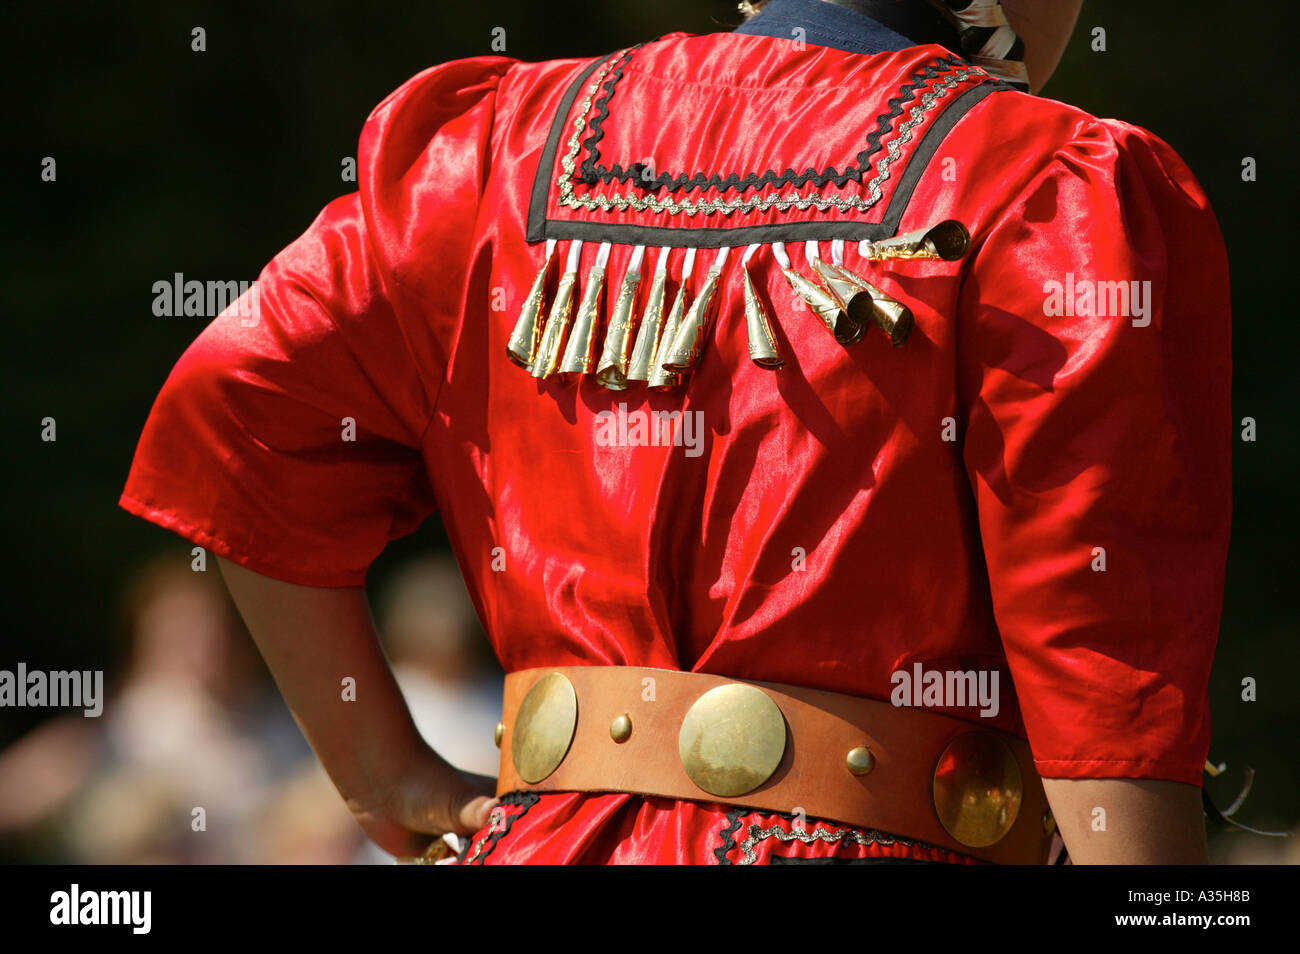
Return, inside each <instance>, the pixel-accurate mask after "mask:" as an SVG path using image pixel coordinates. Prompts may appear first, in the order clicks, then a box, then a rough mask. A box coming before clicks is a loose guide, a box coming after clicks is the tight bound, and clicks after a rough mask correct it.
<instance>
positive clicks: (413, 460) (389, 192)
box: [120, 57, 509, 586]
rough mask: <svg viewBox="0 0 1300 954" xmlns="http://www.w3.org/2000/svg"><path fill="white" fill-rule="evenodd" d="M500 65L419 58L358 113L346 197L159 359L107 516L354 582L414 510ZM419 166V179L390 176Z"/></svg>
mask: <svg viewBox="0 0 1300 954" xmlns="http://www.w3.org/2000/svg"><path fill="white" fill-rule="evenodd" d="M508 65H509V61H507V60H505V59H503V58H499V57H491V58H480V59H477V60H466V61H458V62H456V63H450V64H445V65H444V66H440V67H435V68H433V69H431V70H427V71H425V72H424V73H421V74H420V75H419V76H416V77H415V78H413V79H412V80H410V81H409V82H407V83H406V84H404V85H403V86H402V87H401V88H400V89H398V90H397V91H396V92H395V93H393V94H392V95H391V96H390V97H388V99H386V100H385V101H384V102H383V103H381V104H380V105H379V106H378V107H377V108H376V110H375V111H374V113H373V114H372V115H371V117H370V119H369V120H368V121H367V123H366V126H365V128H364V130H363V133H362V137H361V146H360V150H359V155H358V159H359V162H358V167H359V172H360V174H359V192H358V193H354V194H352V195H347V196H343V197H341V198H339V199H337V200H335V201H333V202H331V203H330V204H329V205H328V206H326V207H325V209H324V210H323V211H322V212H321V214H320V215H319V217H318V218H317V219H316V221H315V222H313V223H312V225H311V227H310V228H309V229H308V230H307V232H306V233H305V234H304V235H302V236H301V237H300V238H299V239H298V240H297V241H295V242H294V243H293V244H291V245H289V246H288V247H287V248H286V249H284V251H282V252H281V253H280V254H279V255H277V256H276V257H275V258H274V259H273V260H272V261H271V262H270V264H268V265H267V266H266V268H265V269H264V270H263V271H262V274H261V275H260V277H259V279H258V282H257V283H256V285H255V286H253V288H252V289H250V291H249V292H248V293H246V295H245V296H244V297H242V298H241V299H240V300H239V301H237V302H236V303H235V304H233V305H231V306H230V307H229V308H227V309H226V311H224V312H223V313H222V314H221V315H219V316H218V317H217V318H216V319H215V320H214V321H213V322H212V323H211V324H210V325H209V326H208V327H207V328H206V329H205V330H204V331H203V332H202V333H201V334H200V335H199V336H198V338H196V339H195V341H194V342H193V343H192V344H191V345H190V347H189V348H188V349H187V350H186V351H185V353H184V354H183V355H182V356H181V358H180V360H179V361H178V362H177V364H176V366H175V368H174V369H173V370H172V372H171V375H170V376H169V377H168V378H167V381H166V383H165V384H164V386H163V388H162V391H161V393H160V394H159V396H158V398H157V400H156V401H155V403H154V406H153V409H152V411H151V412H150V414H149V418H148V420H147V422H146V424H145V427H144V432H143V434H142V436H141V438H140V442H139V445H138V447H137V449H136V454H135V459H134V461H133V462H132V466H131V470H130V474H129V476H128V479H127V483H126V487H125V490H124V492H123V494H122V496H121V499H120V504H121V506H122V507H123V508H125V509H126V510H128V511H130V512H131V513H134V514H137V515H139V516H141V517H144V518H145V519H147V520H150V521H153V522H154V523H157V524H159V525H161V526H163V527H166V528H168V529H170V530H173V531H175V532H177V533H179V534H180V535H181V536H183V537H185V538H186V539H188V540H191V541H192V542H194V543H197V544H199V545H201V546H203V547H206V548H208V549H209V550H211V551H212V552H214V553H217V554H219V555H221V556H223V557H227V558H229V559H231V560H233V561H235V562H237V563H240V564H242V565H244V566H246V567H248V568H249V569H251V570H254V571H255V572H258V573H262V574H264V575H266V576H271V577H275V578H277V579H281V580H286V581H288V582H292V583H299V584H303V585H310V586H356V585H361V584H362V583H363V582H364V579H365V573H366V570H367V568H368V567H369V565H370V563H371V562H372V561H373V560H374V558H375V557H376V556H377V555H378V554H379V553H380V551H381V550H382V549H383V548H384V546H385V545H386V544H387V543H388V542H389V541H390V540H392V539H394V538H396V537H399V536H402V535H404V534H406V533H409V532H411V531H412V530H413V529H415V527H417V526H418V525H419V523H420V522H421V521H422V520H423V519H424V518H425V517H426V516H427V515H428V514H429V513H430V512H432V510H433V509H434V507H435V500H434V495H433V491H432V490H431V488H430V480H429V475H428V473H427V471H426V468H425V462H424V460H423V457H422V454H421V451H420V447H421V438H422V436H423V433H424V431H425V429H426V427H427V426H428V422H429V420H430V417H431V415H432V407H433V402H434V400H435V399H436V394H437V390H438V387H439V385H440V382H441V379H442V373H443V369H444V368H445V365H446V355H447V354H448V353H449V350H450V348H451V347H452V339H453V338H454V336H455V334H456V330H457V323H458V322H459V320H460V316H461V314H462V311H463V309H462V307H461V305H460V303H459V302H458V301H457V298H456V288H457V286H458V283H463V277H464V274H465V272H466V271H467V269H468V267H469V263H468V258H469V254H468V251H467V249H466V246H465V243H464V237H465V236H466V235H468V234H470V233H471V232H472V229H473V223H474V219H475V216H476V214H477V205H478V197H479V195H480V191H481V184H482V180H483V176H484V169H485V168H486V165H487V162H488V158H487V143H488V141H489V138H490V131H491V125H492V117H493V107H492V104H493V99H494V97H495V93H496V89H497V85H498V82H499V79H500V77H501V76H502V75H503V74H504V72H505V71H506V69H507V68H508ZM430 169H434V170H436V182H437V187H436V188H431V189H425V190H411V189H410V188H409V186H408V187H403V184H402V183H403V181H404V180H405V179H406V177H407V176H409V175H415V176H417V177H422V178H423V177H427V176H428V174H429V170H430ZM413 194H414V198H413V197H412V196H413ZM413 201H416V202H420V203H422V204H423V205H424V208H422V209H420V210H412V209H411V208H410V207H409V203H411V202H413ZM413 214H418V215H419V217H420V221H421V223H422V224H421V226H420V228H421V229H422V232H423V234H422V235H420V236H419V237H418V241H416V242H414V243H412V241H411V238H412V237H411V236H410V235H409V227H408V226H406V225H405V224H404V223H406V222H409V221H410V219H409V216H411V215H413ZM412 244H414V247H418V248H420V250H421V251H422V252H423V253H426V254H427V255H428V256H429V259H430V260H431V261H433V262H436V263H437V265H436V266H435V267H434V268H432V269H429V274H425V275H421V276H418V281H416V280H409V281H408V277H409V276H408V274H407V273H408V272H409V271H410V268H409V266H408V264H407V262H405V261H404V260H403V259H402V258H401V257H400V256H401V252H400V251H399V250H400V249H402V248H406V247H411V246H412Z"/></svg>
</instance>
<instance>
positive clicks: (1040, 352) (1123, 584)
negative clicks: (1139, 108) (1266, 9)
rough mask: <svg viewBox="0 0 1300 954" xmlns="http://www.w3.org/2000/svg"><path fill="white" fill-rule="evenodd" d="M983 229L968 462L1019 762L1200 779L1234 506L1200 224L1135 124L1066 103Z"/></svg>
mask: <svg viewBox="0 0 1300 954" xmlns="http://www.w3.org/2000/svg"><path fill="white" fill-rule="evenodd" d="M1027 179H1028V181H1027V184H1026V185H1025V186H1024V188H1023V189H1022V190H1021V191H1019V193H1018V194H1017V196H1016V198H1015V199H1014V201H1012V202H1011V203H1010V204H1009V205H1008V206H1007V207H1006V208H1005V209H1004V210H1003V211H1002V213H1001V214H1000V215H999V216H998V217H997V218H996V220H995V221H994V222H993V223H992V224H991V226H989V227H988V228H987V230H986V234H985V235H984V236H983V237H980V236H977V241H978V244H977V246H976V248H975V258H974V261H973V263H972V265H971V272H970V273H969V275H968V277H967V280H966V282H965V284H964V285H963V290H962V297H961V308H960V326H959V330H958V354H959V358H958V361H959V394H960V398H961V403H962V413H963V414H964V416H965V432H964V438H963V439H964V447H963V454H964V461H965V465H966V470H967V474H968V476H969V480H970V483H971V487H972V490H973V493H974V496H975V501H976V505H977V512H978V520H979V531H980V535H981V539H982V543H983V549H984V554H985V559H986V563H987V567H988V574H989V582H990V586H991V592H992V598H993V608H994V612H995V614H996V619H997V624H998V627H999V630H1000V632H1001V636H1002V641H1003V644H1004V647H1005V650H1006V654H1007V659H1008V663H1009V666H1010V670H1011V675H1012V678H1013V681H1014V683H1015V688H1016V693H1017V696H1018V698H1019V701H1020V706H1021V711H1022V714H1023V718H1024V723H1025V727H1026V730H1027V734H1028V738H1029V742H1030V746H1031V748H1032V750H1033V753H1034V758H1035V762H1036V765H1037V768H1038V771H1039V772H1040V774H1041V775H1043V776H1044V777H1049V778H1144V779H1166V780H1173V781H1179V782H1186V783H1189V784H1195V785H1199V784H1200V782H1201V778H1202V769H1203V765H1204V761H1205V757H1206V753H1207V750H1208V748H1209V732H1210V722H1209V705H1208V680H1209V672H1210V664H1211V661H1212V658H1213V654H1214V647H1215V643H1216V640H1217V637H1218V627H1219V616H1220V611H1221V607H1222V596H1223V583H1224V567H1225V561H1226V554H1227V546H1228V532H1229V524H1230V518H1231V439H1232V438H1231V434H1232V421H1231V403H1230V385H1231V336H1230V312H1229V296H1228V269H1227V260H1226V255H1225V252H1224V249H1223V245H1222V238H1221V236H1220V233H1219V230H1218V226H1217V224H1216V222H1215V219H1214V216H1213V213H1212V212H1211V211H1210V208H1209V205H1208V202H1207V200H1206V198H1205V195H1204V193H1203V192H1202V191H1201V188H1200V186H1199V185H1198V184H1197V183H1196V181H1195V179H1194V177H1193V176H1192V174H1191V173H1190V171H1189V170H1188V169H1187V168H1186V166H1185V165H1184V164H1183V163H1182V161H1181V160H1180V159H1179V158H1178V157H1177V156H1176V155H1175V154H1174V153H1173V151H1172V150H1171V149H1170V148H1169V147H1168V146H1167V145H1166V144H1165V143H1163V142H1161V141H1160V140H1159V139H1157V138H1156V137H1154V136H1152V135H1151V134H1149V133H1147V132H1145V131H1143V130H1140V129H1137V128H1135V127H1132V126H1127V125H1125V124H1122V123H1117V122H1111V121H1098V120H1092V119H1086V120H1081V121H1080V122H1079V124H1078V126H1077V127H1076V129H1075V132H1074V135H1073V137H1072V138H1071V139H1070V141H1069V142H1067V143H1065V144H1063V145H1061V146H1060V147H1059V148H1056V149H1055V151H1054V153H1053V154H1052V155H1051V156H1050V158H1049V159H1048V160H1047V161H1045V162H1044V163H1042V165H1041V168H1040V169H1039V170H1038V171H1037V172H1035V173H1033V174H1031V175H1029V176H1027Z"/></svg>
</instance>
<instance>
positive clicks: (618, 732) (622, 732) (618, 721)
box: [609, 712, 632, 742]
mask: <svg viewBox="0 0 1300 954" xmlns="http://www.w3.org/2000/svg"><path fill="white" fill-rule="evenodd" d="M631 735H632V720H631V719H629V718H628V715H627V713H626V712H624V713H623V714H622V715H621V716H618V717H617V718H615V719H614V721H613V722H611V723H610V724H609V737H610V738H611V739H613V740H614V741H615V742H626V741H627V740H628V738H629V737H630V736H631Z"/></svg>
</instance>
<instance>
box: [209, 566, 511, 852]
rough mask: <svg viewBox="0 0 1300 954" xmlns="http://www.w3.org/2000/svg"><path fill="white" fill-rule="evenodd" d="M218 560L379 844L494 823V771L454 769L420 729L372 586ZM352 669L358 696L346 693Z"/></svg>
mask: <svg viewBox="0 0 1300 954" xmlns="http://www.w3.org/2000/svg"><path fill="white" fill-rule="evenodd" d="M218 562H219V563H220V565H221V572H222V575H223V576H224V577H225V579H226V583H227V585H228V586H229V587H230V593H231V595H232V596H233V597H234V600H235V604H236V605H237V606H238V607H239V611H240V613H241V614H242V615H243V617H244V622H245V623H246V624H247V625H248V629H249V632H250V633H252V636H253V639H254V641H255V642H256V643H257V646H258V649H259V650H260V651H261V653H262V658H263V659H265V660H266V664H267V666H268V667H269V668H270V670H271V674H272V675H273V676H274V677H275V681H276V684H277V685H278V686H279V688H280V692H281V693H282V694H283V695H284V699H285V702H287V703H288V705H289V709H290V710H291V711H292V712H293V715H294V718H295V719H296V720H297V721H298V725H299V726H300V727H301V729H302V731H303V734H304V735H305V736H306V737H307V741H308V742H309V743H311V747H312V748H313V749H314V750H315V752H316V755H317V756H318V757H319V758H320V760H321V763H322V764H323V765H324V766H325V770H326V771H327V772H328V773H329V776H330V778H331V779H332V780H333V782H334V785H335V787H336V788H337V789H338V791H339V794H340V795H342V796H343V799H344V801H345V802H346V803H347V806H348V808H349V809H350V810H351V812H352V814H353V816H354V817H355V818H356V819H357V821H358V823H360V825H361V827H362V828H363V829H365V832H366V834H367V835H369V836H370V837H371V838H372V839H373V840H374V841H375V843H376V844H378V845H379V846H380V847H381V848H383V849H384V850H385V851H388V852H390V853H391V854H394V855H415V854H419V853H420V852H421V851H423V850H424V848H425V847H427V846H428V844H429V843H430V841H431V838H430V837H429V836H430V835H431V834H441V833H443V832H457V833H460V834H469V833H472V832H475V831H477V830H478V829H480V828H482V827H483V825H484V824H486V822H487V818H488V815H489V814H490V813H491V811H492V808H493V807H494V806H495V805H496V800H495V799H494V798H493V792H494V790H495V780H494V779H491V778H488V777H487V776H483V775H474V774H471V773H468V772H462V771H460V770H458V769H456V768H454V767H453V766H451V765H450V764H448V763H447V762H446V761H444V760H443V759H442V758H441V757H440V756H439V755H438V754H437V753H436V752H434V751H433V749H431V748H429V746H428V745H426V744H425V742H424V740H423V739H422V738H421V737H420V733H419V731H418V730H417V729H416V727H415V723H414V722H413V721H412V720H411V715H410V712H409V711H408V710H407V708H406V702H405V701H404V700H403V698H402V694H401V691H400V690H399V689H398V687H397V682H396V681H395V680H394V679H393V673H392V670H390V669H389V667H388V661H387V659H385V658H384V654H383V650H382V649H381V648H380V646H379V640H378V638H377V636H376V633H375V628H374V623H373V622H372V620H371V617H370V607H369V604H368V602H367V600H366V593H365V590H364V589H362V588H360V587H345V588H321V587H313V586H297V585H295V584H292V583H284V582H281V581H279V580H274V579H271V578H270V577H266V576H262V575H260V574H257V573H254V572H252V571H251V570H247V569H245V568H243V567H241V566H239V565H238V564H235V563H231V562H230V561H229V560H225V559H220V558H219V559H218ZM348 678H351V679H352V680H355V683H354V685H355V693H354V699H355V701H349V699H345V693H344V680H345V679H348ZM349 698H352V696H351V695H350V696H349Z"/></svg>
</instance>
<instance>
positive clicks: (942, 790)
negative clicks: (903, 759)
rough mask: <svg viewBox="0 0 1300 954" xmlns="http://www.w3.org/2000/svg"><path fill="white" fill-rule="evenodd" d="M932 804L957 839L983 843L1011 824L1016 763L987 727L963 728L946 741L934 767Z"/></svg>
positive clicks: (1018, 790)
mask: <svg viewBox="0 0 1300 954" xmlns="http://www.w3.org/2000/svg"><path fill="white" fill-rule="evenodd" d="M932 796H933V799H934V810H935V813H936V814H937V815H938V816H939V822H940V823H941V824H942V825H943V827H944V830H945V831H947V832H948V834H950V835H952V837H953V838H955V839H956V840H957V841H959V842H960V843H961V844H963V845H969V846H970V847H972V848H987V847H988V846H989V845H992V844H996V843H997V842H999V841H1001V840H1002V838H1003V837H1005V836H1006V834H1007V832H1009V831H1010V830H1011V826H1012V825H1014V824H1015V823H1016V816H1017V815H1018V814H1019V812H1020V801H1021V799H1022V797H1023V796H1024V786H1023V785H1022V784H1021V776H1020V765H1019V763H1017V762H1016V756H1015V753H1014V752H1012V751H1011V748H1010V747H1009V746H1008V745H1007V744H1006V743H1005V742H1003V741H1002V739H1000V738H998V737H997V736H996V735H994V734H993V733H991V732H986V731H973V732H965V733H963V734H962V735H959V736H957V738H955V739H953V740H952V741H951V742H949V743H948V746H947V747H946V748H945V749H944V750H943V752H942V753H941V754H940V756H939V761H938V763H937V764H936V765H935V768H934V787H933V792H932Z"/></svg>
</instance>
